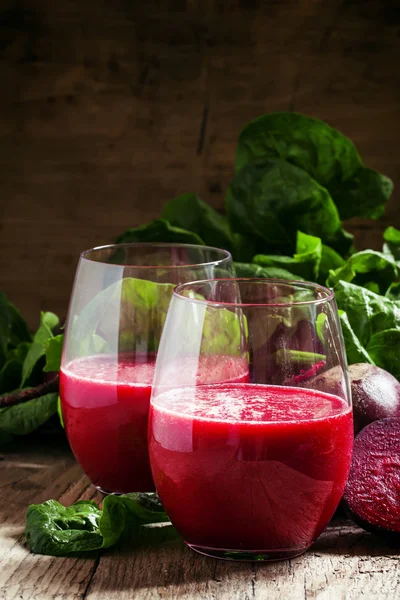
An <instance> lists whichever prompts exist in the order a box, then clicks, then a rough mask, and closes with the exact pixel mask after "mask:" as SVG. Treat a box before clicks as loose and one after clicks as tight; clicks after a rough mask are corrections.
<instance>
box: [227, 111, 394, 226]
mask: <svg viewBox="0 0 400 600" xmlns="http://www.w3.org/2000/svg"><path fill="white" fill-rule="evenodd" d="M270 158H280V159H282V160H285V161H287V162H288V163H290V164H293V165H295V166H297V167H299V168H300V169H303V170H304V171H305V172H306V173H308V174H309V175H310V176H311V177H312V178H313V179H315V180H316V181H317V182H318V183H320V184H321V185H323V186H324V187H325V188H327V190H329V192H330V195H331V197H332V198H333V200H334V202H335V204H336V206H337V208H338V210H339V213H340V216H341V218H342V219H349V218H351V217H354V216H358V217H369V218H372V219H376V218H378V217H380V216H381V215H382V213H383V211H384V206H385V203H386V201H387V200H388V198H389V197H390V195H391V193H392V190H393V184H392V182H391V180H390V179H389V178H388V177H385V176H384V175H381V174H380V173H377V172H376V171H374V170H372V169H367V168H365V167H364V166H363V164H362V161H361V158H360V156H359V154H358V152H357V149H356V147H355V146H354V144H353V142H352V141H351V140H349V139H348V138H347V137H345V136H344V135H343V134H342V133H340V132H339V131H337V130H336V129H333V128H332V127H330V126H329V125H328V124H327V123H324V122H323V121H320V120H319V119H314V118H311V117H307V116H305V115H301V114H297V113H293V112H278V113H271V114H269V115H265V116H263V117H259V118H258V119H255V120H254V121H251V122H250V123H248V124H247V125H246V126H245V127H244V129H243V131H242V132H241V134H240V136H239V142H238V147H237V152H236V171H239V170H240V169H242V168H243V167H245V166H246V165H248V164H249V163H254V162H258V161H264V160H266V159H270ZM284 184H285V182H284V181H283V185H284ZM300 229H303V228H301V227H300ZM307 233H310V232H307Z"/></svg>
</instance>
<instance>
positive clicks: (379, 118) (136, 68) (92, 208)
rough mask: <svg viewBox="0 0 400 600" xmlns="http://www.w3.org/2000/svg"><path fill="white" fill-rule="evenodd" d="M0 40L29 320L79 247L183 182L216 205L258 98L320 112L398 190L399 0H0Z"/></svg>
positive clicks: (18, 288) (4, 132)
mask: <svg viewBox="0 0 400 600" xmlns="http://www.w3.org/2000/svg"><path fill="white" fill-rule="evenodd" d="M0 52H1V55H0V57H1V60H0V69H1V72H0V140H1V141H0V288H2V289H4V291H6V292H7V294H9V297H10V298H11V299H12V300H13V301H14V302H15V303H16V304H17V305H18V306H19V307H20V308H21V310H22V311H23V313H24V314H25V316H26V317H27V318H28V320H29V323H30V324H31V325H32V326H33V325H35V324H36V323H37V320H38V312H39V310H40V309H45V308H46V309H51V310H54V311H56V312H58V313H59V314H60V315H63V314H65V310H66V307H67V304H68V299H69V294H70V289H71V284H72V279H73V275H74V270H75V266H76V262H77V258H78V255H79V252H80V251H81V250H82V249H84V248H88V247H91V246H93V245H98V244H103V243H107V242H110V241H112V240H113V239H114V238H115V237H116V236H117V235H118V234H119V233H121V232H122V231H123V230H124V229H125V228H127V227H128V226H132V225H135V224H139V223H141V222H143V221H146V220H148V219H151V218H153V217H155V216H157V215H158V214H159V211H160V208H161V206H162V204H163V203H164V201H165V200H167V199H169V198H171V197H173V196H174V195H176V194H177V193H180V192H183V191H190V190H193V191H197V192H198V193H199V194H200V195H201V196H202V197H203V198H204V199H206V200H209V201H210V202H212V203H213V204H214V205H215V206H218V207H221V206H222V205H223V199H224V193H225V190H226V186H227V183H228V182H229V179H230V177H231V175H232V164H233V157H234V150H235V143H236V138H237V135H238V133H239V131H240V129H241V127H242V126H243V125H244V123H245V122H246V121H248V120H249V119H251V118H254V117H256V116H258V115H260V114H262V113H264V112H267V111H273V110H289V109H290V110H296V111H300V112H305V113H307V114H310V115H314V116H317V117H321V118H323V119H326V120H327V121H328V122H329V123H330V124H332V125H333V126H335V127H338V128H339V129H341V130H342V131H343V132H344V133H345V134H347V135H348V136H350V137H351V138H352V139H353V140H354V142H355V143H356V144H357V146H358V148H359V150H360V152H361V154H362V156H363V157H364V159H365V162H366V164H367V165H368V166H371V167H374V168H376V169H379V170H381V171H382V172H384V173H386V174H387V175H389V176H391V177H392V178H393V179H394V181H395V185H396V184H397V188H399V185H398V184H399V183H400V151H399V134H400V67H399V65H400V3H399V2H398V0H393V1H391V2H389V1H387V0H330V1H329V2H327V1H326V0H268V1H266V0H265V1H264V2H262V1H257V0H242V1H239V0H236V1H235V0H232V1H230V2H228V1H224V0H219V1H218V0H174V1H172V0H170V1H167V0H158V1H157V2H155V1H154V2H152V1H148V2H142V1H138V0H130V1H129V2H128V1H127V0H113V2H109V1H106V0H86V1H85V2H82V1H81V0H79V1H78V0H62V1H61V2H51V1H50V0H25V1H24V0H0ZM399 194H400V192H399V191H397V192H396V193H395V195H394V197H393V198H392V200H391V203H390V205H389V206H388V211H387V216H386V217H385V219H384V220H382V221H381V222H380V223H379V224H376V223H375V224H374V223H372V224H371V223H369V222H365V221H364V222H356V223H353V224H352V225H351V228H352V230H353V231H356V234H357V237H358V240H359V244H360V246H361V247H368V246H375V247H378V246H379V244H380V235H381V232H382V230H383V228H384V227H385V226H386V225H387V224H389V223H391V224H397V225H400V209H399V205H400V199H399V198H400V197H399Z"/></svg>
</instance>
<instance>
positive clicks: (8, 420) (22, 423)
mask: <svg viewBox="0 0 400 600" xmlns="http://www.w3.org/2000/svg"><path fill="white" fill-rule="evenodd" d="M57 398H58V394H57V393H51V394H46V395H45V396H40V397H39V398H35V399H34V400H29V402H24V403H23V404H17V405H15V406H10V407H9V408H0V444H2V443H5V442H8V441H9V440H10V439H11V438H12V437H13V436H18V435H26V434H28V433H31V432H32V431H34V430H35V429H37V428H38V427H40V426H41V425H43V423H45V422H46V421H48V420H49V419H50V417H52V416H53V415H55V414H56V412H57Z"/></svg>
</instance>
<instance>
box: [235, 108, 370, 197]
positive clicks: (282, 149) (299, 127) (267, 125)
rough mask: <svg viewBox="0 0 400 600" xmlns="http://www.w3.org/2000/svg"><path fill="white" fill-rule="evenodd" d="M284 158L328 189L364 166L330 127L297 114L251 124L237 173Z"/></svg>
mask: <svg viewBox="0 0 400 600" xmlns="http://www.w3.org/2000/svg"><path fill="white" fill-rule="evenodd" d="M274 157H278V158H282V159H283V160H286V161H287V162H289V163H291V164H293V165H296V166H297V167H300V168H301V169H303V170H304V171H306V172H307V173H308V174H309V175H311V177H312V178H313V179H315V180H316V181H318V182H319V183H321V184H322V185H324V186H326V185H327V184H329V182H331V181H332V180H335V179H336V178H337V177H338V176H339V177H340V178H342V179H348V178H349V177H351V176H352V175H353V174H354V173H355V172H356V171H357V170H358V168H359V167H360V166H361V164H362V163H361V158H360V156H359V154H358V152H357V150H356V147H355V146H354V144H353V143H352V142H351V141H350V140H349V139H348V138H346V137H345V136H344V135H342V134H341V133H340V132H339V131H337V130H336V129H333V128H332V127H330V126H329V125H328V124H327V123H324V122H323V121H320V120H319V119H314V118H311V117H307V116H305V115H301V114H298V113H294V112H277V113H271V114H268V115H264V116H262V117H259V118H258V119H255V120H254V121H250V123H248V124H247V125H246V126H245V127H244V129H243V130H242V132H241V133H240V136H239V142H238V147H237V151H236V161H235V166H236V170H240V169H242V168H243V167H244V166H245V165H246V164H248V163H249V162H255V161H258V160H260V159H261V160H263V159H264V158H274Z"/></svg>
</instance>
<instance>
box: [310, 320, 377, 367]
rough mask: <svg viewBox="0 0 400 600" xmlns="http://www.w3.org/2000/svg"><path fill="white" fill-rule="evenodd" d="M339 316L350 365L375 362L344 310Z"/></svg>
mask: <svg viewBox="0 0 400 600" xmlns="http://www.w3.org/2000/svg"><path fill="white" fill-rule="evenodd" d="M321 314H322V313H321ZM339 316H340V321H341V325H342V332H343V338H344V344H345V347H346V355H347V362H348V363H349V365H353V364H356V363H371V364H374V361H373V360H372V358H371V357H370V355H369V354H368V352H367V351H366V349H365V348H364V347H363V345H362V344H361V342H360V340H359V339H358V337H357V336H356V334H355V333H354V330H353V328H352V326H351V325H350V321H349V318H348V316H347V314H346V313H345V312H344V311H343V310H339Z"/></svg>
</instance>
